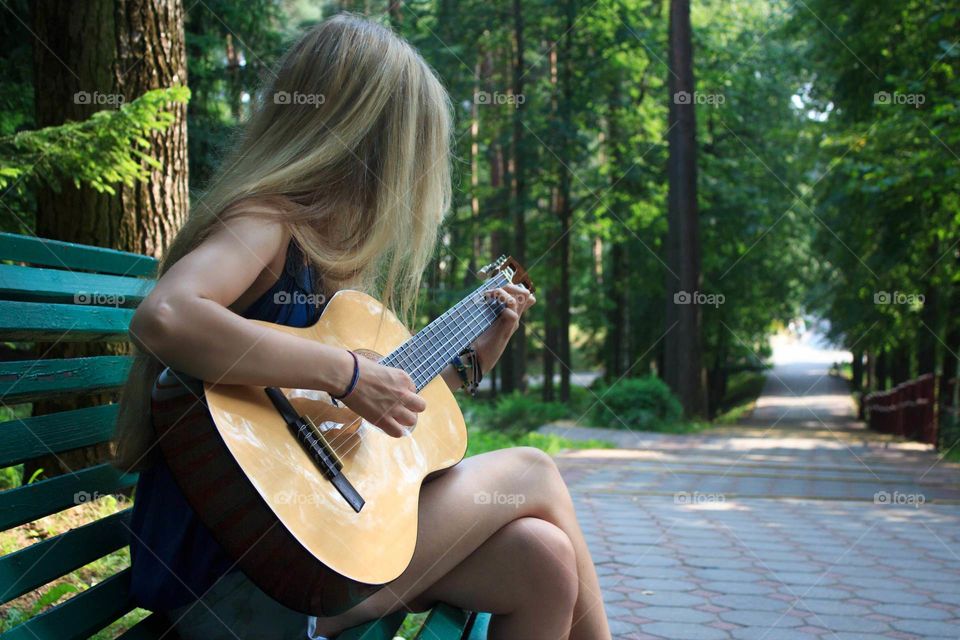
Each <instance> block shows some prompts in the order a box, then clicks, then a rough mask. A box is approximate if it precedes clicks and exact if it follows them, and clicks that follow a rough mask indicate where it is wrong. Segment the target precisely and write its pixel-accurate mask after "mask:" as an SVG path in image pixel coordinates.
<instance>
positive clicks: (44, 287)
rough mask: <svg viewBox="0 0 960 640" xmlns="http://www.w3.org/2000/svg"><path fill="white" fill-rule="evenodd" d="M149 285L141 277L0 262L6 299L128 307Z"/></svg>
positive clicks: (1, 288) (2, 292) (0, 288)
mask: <svg viewBox="0 0 960 640" xmlns="http://www.w3.org/2000/svg"><path fill="white" fill-rule="evenodd" d="M152 288H153V282H152V281H150V280H144V279H143V278H125V277H122V276H105V275H101V274H98V273H84V272H81V271H58V270H56V269H37V268H34V267H20V266H15V265H9V264H0V296H2V297H4V298H7V299H9V300H26V301H40V302H66V303H70V304H82V305H101V306H119V307H131V306H136V305H137V303H139V302H140V301H141V300H143V299H144V297H146V295H147V294H148V293H150V289H152Z"/></svg>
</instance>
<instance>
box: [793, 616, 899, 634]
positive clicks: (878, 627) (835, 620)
mask: <svg viewBox="0 0 960 640" xmlns="http://www.w3.org/2000/svg"><path fill="white" fill-rule="evenodd" d="M810 622H813V623H814V624H817V625H822V626H824V627H826V628H827V629H830V630H831V631H857V632H860V633H881V632H883V631H887V630H888V629H890V626H889V625H888V624H886V623H885V622H881V621H879V620H871V619H870V618H868V617H866V616H843V615H840V616H837V615H831V614H822V615H821V614H814V615H812V616H811V620H810Z"/></svg>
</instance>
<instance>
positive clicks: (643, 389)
mask: <svg viewBox="0 0 960 640" xmlns="http://www.w3.org/2000/svg"><path fill="white" fill-rule="evenodd" d="M596 392H597V395H598V396H599V397H600V402H597V403H596V404H594V406H593V408H592V409H591V410H590V414H589V418H590V420H591V424H593V425H595V426H603V427H608V428H611V429H634V430H637V431H669V430H671V428H672V427H674V426H675V425H677V424H678V423H679V422H681V418H682V416H683V408H682V407H681V406H680V402H679V401H678V400H677V398H676V396H675V395H673V392H671V391H670V388H669V387H668V386H667V385H666V383H665V382H664V381H663V380H661V379H660V378H656V377H654V376H647V377H644V378H625V379H623V380H621V381H620V382H618V383H616V384H614V385H613V386H611V387H605V386H603V385H599V386H598V388H597V389H596Z"/></svg>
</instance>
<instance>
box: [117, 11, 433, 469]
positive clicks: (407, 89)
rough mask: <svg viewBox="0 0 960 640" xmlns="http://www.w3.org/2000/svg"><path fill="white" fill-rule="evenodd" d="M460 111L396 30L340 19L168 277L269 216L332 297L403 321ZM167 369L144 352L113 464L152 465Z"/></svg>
mask: <svg viewBox="0 0 960 640" xmlns="http://www.w3.org/2000/svg"><path fill="white" fill-rule="evenodd" d="M451 120H452V114H451V106H450V98H449V96H448V95H447V92H446V90H445V89H444V88H443V85H442V84H441V83H440V81H439V80H438V79H437V77H436V75H435V74H434V72H433V71H432V69H431V68H430V67H429V65H428V64H427V63H426V62H425V61H424V60H423V58H422V57H421V56H420V55H419V54H418V53H417V52H416V50H414V49H413V47H411V46H410V45H409V44H408V43H407V42H406V41H404V40H403V39H402V38H400V37H398V36H397V35H396V34H394V33H393V32H392V31H391V30H390V29H389V28H387V27H385V26H383V25H380V24H377V23H375V22H371V21H369V20H365V19H363V18H360V17H357V16H353V15H350V14H339V15H337V16H335V17H333V18H330V19H329V20H326V21H324V22H322V23H320V24H318V25H316V26H315V27H313V28H311V29H310V30H309V31H307V32H306V33H305V34H304V35H303V36H302V37H301V38H300V39H299V40H298V41H297V42H296V44H294V45H293V46H292V47H291V48H290V50H289V51H288V52H287V53H286V54H285V55H284V56H283V58H282V59H281V61H280V63H279V68H278V70H277V72H276V74H275V76H274V77H273V80H272V82H270V83H268V85H267V86H266V87H265V89H264V91H263V92H262V93H261V95H260V96H259V100H258V101H257V104H256V106H255V107H254V109H253V113H252V115H251V117H250V118H249V120H248V121H247V123H246V125H245V126H244V128H243V131H242V135H241V136H240V138H239V140H238V142H237V144H236V145H235V148H234V149H233V151H232V152H231V153H230V154H228V155H227V156H226V157H225V158H224V160H223V162H222V164H221V167H220V169H219V171H218V172H217V174H216V175H215V176H214V178H213V180H212V181H211V185H210V187H209V189H208V190H207V191H206V193H204V194H203V195H202V197H201V198H200V199H199V200H198V201H197V202H195V203H194V204H193V205H192V207H191V211H190V217H189V219H188V220H187V222H186V223H185V224H184V226H183V228H182V229H181V230H180V231H179V233H178V234H177V236H176V238H175V239H174V240H173V242H172V243H171V246H170V248H169V250H168V251H167V253H166V255H165V256H164V259H163V261H162V263H161V266H160V274H161V275H162V274H163V273H164V272H165V271H166V270H167V269H168V268H169V267H170V266H171V265H172V264H174V263H175V262H176V261H177V260H179V259H180V258H182V257H183V256H184V255H186V254H187V253H189V252H190V251H191V250H192V249H194V248H195V247H196V246H197V245H198V244H200V243H201V242H202V241H203V240H204V239H205V238H206V237H208V236H209V235H210V234H211V232H213V231H214V230H215V229H216V228H217V227H218V226H219V225H221V224H222V223H223V222H224V221H225V220H227V219H229V218H231V217H233V216H236V215H251V214H250V213H249V211H263V210H264V208H263V207H256V208H251V209H248V210H246V211H245V208H244V207H243V206H242V204H243V203H244V202H251V201H257V202H258V203H267V204H269V205H270V206H269V211H270V213H260V214H253V215H270V216H273V217H275V218H276V219H277V220H279V221H281V222H282V223H284V224H285V225H286V226H287V228H288V229H289V230H290V234H291V236H292V237H293V239H294V240H295V241H296V242H297V243H298V245H299V246H300V247H301V248H302V249H303V252H304V253H305V254H306V255H307V257H308V258H309V259H310V260H311V261H312V263H313V264H314V266H315V267H316V268H317V270H318V273H319V274H320V276H321V279H322V282H323V283H324V287H325V289H326V290H328V291H333V290H336V289H338V288H342V287H343V286H345V285H349V286H350V287H352V288H358V289H361V290H364V291H368V292H370V293H371V294H373V295H376V296H378V297H379V298H380V299H381V301H382V302H383V303H384V304H385V305H387V306H388V307H390V308H392V309H393V310H394V311H395V312H397V314H398V315H400V316H401V317H407V316H408V314H409V312H410V310H411V309H412V308H413V307H414V305H415V301H416V297H417V293H418V289H419V287H420V280H421V276H422V274H423V271H424V269H425V268H426V266H427V263H428V262H429V260H430V258H431V256H432V254H433V251H434V246H435V244H436V239H437V231H438V228H439V226H440V223H441V222H442V220H443V216H444V215H445V214H446V212H447V210H448V209H449V207H450V200H451V185H450V136H451V129H452V122H451ZM162 369H163V365H162V364H161V363H160V361H159V360H157V359H156V358H154V357H152V356H150V355H149V354H143V353H139V354H138V355H137V356H136V358H135V361H134V364H133V367H132V369H131V372H130V376H129V379H128V381H127V384H126V387H125V388H124V390H123V394H122V397H121V403H120V412H119V416H118V420H117V458H116V464H117V465H118V466H119V467H121V468H123V469H129V470H136V469H142V468H144V467H145V466H148V465H149V463H150V461H152V459H153V456H152V455H151V454H152V452H151V449H152V445H153V442H154V434H153V429H152V427H151V425H150V418H149V416H150V390H151V388H152V384H153V381H154V379H155V378H156V376H157V375H158V374H159V372H160V371H161V370H162Z"/></svg>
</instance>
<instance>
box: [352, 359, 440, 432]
mask: <svg viewBox="0 0 960 640" xmlns="http://www.w3.org/2000/svg"><path fill="white" fill-rule="evenodd" d="M357 360H358V362H359V366H360V379H359V380H358V381H357V386H356V388H355V389H354V390H353V393H351V394H350V395H349V396H347V397H346V398H345V399H344V400H342V401H341V402H343V404H345V405H347V407H349V408H350V409H351V410H352V411H353V412H354V413H356V414H357V415H358V416H360V417H361V418H363V419H364V420H366V421H367V422H369V423H371V424H372V425H374V426H376V427H379V428H380V429H381V430H382V431H383V432H384V433H386V434H387V435H390V436H393V437H394V438H399V437H401V436H404V435H406V434H408V433H409V432H410V431H411V430H412V428H413V427H414V425H416V424H417V414H418V413H421V412H422V411H423V410H424V409H426V408H427V403H426V401H425V400H424V399H423V398H421V397H420V396H419V395H417V387H416V385H414V383H413V379H412V378H411V377H410V376H409V375H408V374H407V372H406V371H404V370H402V369H396V368H394V367H387V366H384V365H382V364H380V363H379V362H374V361H373V360H370V359H369V358H364V357H363V356H358V357H357Z"/></svg>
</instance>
